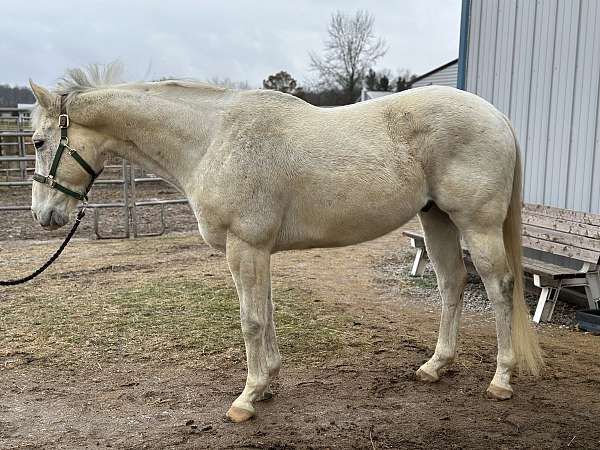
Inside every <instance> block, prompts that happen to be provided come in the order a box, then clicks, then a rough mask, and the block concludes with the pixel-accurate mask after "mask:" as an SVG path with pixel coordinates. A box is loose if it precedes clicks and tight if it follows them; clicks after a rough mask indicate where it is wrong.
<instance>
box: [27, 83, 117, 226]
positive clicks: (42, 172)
mask: <svg viewBox="0 0 600 450" xmlns="http://www.w3.org/2000/svg"><path fill="white" fill-rule="evenodd" d="M31 88H32V90H33V93H34V95H35V98H36V99H37V102H38V105H37V107H36V110H35V112H34V118H33V119H34V120H33V126H34V128H35V131H34V133H33V143H34V145H35V149H36V158H35V175H34V182H33V190H32V199H31V211H32V213H33V217H34V218H35V220H37V221H38V222H39V224H40V225H42V227H44V228H46V229H50V230H54V229H57V228H60V227H62V226H63V225H65V224H66V223H67V222H68V221H69V213H70V212H71V211H73V210H75V208H76V207H77V204H78V202H79V201H83V202H86V201H87V192H88V190H89V187H91V183H92V182H93V181H94V179H95V177H96V176H97V175H98V174H99V173H100V172H101V170H102V167H103V165H104V153H105V151H104V150H106V147H105V146H106V144H107V141H109V138H108V137H107V136H105V135H103V134H102V133H98V132H96V131H94V130H92V129H91V128H89V127H85V126H82V125H80V124H78V123H77V118H76V116H70V115H69V113H70V112H71V111H69V108H68V107H67V104H66V103H67V102H66V97H65V96H63V97H61V96H60V95H58V94H56V93H53V92H50V91H48V90H47V89H45V88H43V87H41V86H38V85H36V84H34V83H33V82H31ZM61 114H62V116H61ZM65 115H66V117H65ZM59 116H60V117H59Z"/></svg>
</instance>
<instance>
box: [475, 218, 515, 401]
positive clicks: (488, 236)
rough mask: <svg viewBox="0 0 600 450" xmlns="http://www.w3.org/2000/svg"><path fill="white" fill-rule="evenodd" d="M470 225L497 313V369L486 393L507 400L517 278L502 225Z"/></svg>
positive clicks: (478, 265)
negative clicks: (509, 259) (514, 288)
mask: <svg viewBox="0 0 600 450" xmlns="http://www.w3.org/2000/svg"><path fill="white" fill-rule="evenodd" d="M469 222H470V223H469V225H468V227H466V229H465V230H464V231H463V236H464V238H465V240H466V242H467V246H468V248H469V252H470V254H471V258H472V260H473V264H474V265H475V268H476V269H477V272H478V273H479V275H480V276H481V279H482V281H483V284H484V286H485V290H486V292H487V295H488V298H489V299H490V301H491V302H492V304H493V306H494V310H495V313H496V335H497V338H498V357H497V366H496V373H495V375H494V378H493V379H492V382H491V383H490V386H489V387H488V390H487V393H488V396H489V397H491V398H494V399H497V400H507V399H509V398H511V397H512V393H513V391H512V388H511V386H510V376H511V372H512V370H513V368H514V367H515V365H516V360H515V355H514V352H513V346H512V336H511V330H512V310H513V286H514V276H513V275H512V273H511V271H510V268H509V266H508V260H507V257H506V250H505V247H504V238H503V232H502V226H501V225H500V226H494V225H489V226H488V225H486V226H481V225H480V226H476V225H474V222H475V220H470V221H469ZM500 223H501V222H500Z"/></svg>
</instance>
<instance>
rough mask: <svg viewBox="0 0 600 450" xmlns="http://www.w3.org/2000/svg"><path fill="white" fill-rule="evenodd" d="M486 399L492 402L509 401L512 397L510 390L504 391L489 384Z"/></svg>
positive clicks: (504, 389)
mask: <svg viewBox="0 0 600 450" xmlns="http://www.w3.org/2000/svg"><path fill="white" fill-rule="evenodd" d="M486 394H487V397H488V398H490V399H492V400H498V401H502V400H510V399H511V398H512V396H513V391H512V389H506V388H503V387H500V386H495V385H493V384H490V386H489V387H488V388H487V391H486Z"/></svg>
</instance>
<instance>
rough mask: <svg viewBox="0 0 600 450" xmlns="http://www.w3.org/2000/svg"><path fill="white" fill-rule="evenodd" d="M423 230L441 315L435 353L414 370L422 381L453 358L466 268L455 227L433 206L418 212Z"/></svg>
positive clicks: (431, 377) (430, 378)
mask: <svg viewBox="0 0 600 450" xmlns="http://www.w3.org/2000/svg"><path fill="white" fill-rule="evenodd" d="M419 218H420V219H421V225H422V226H423V231H424V232H425V245H426V246H427V253H428V254H429V257H430V259H431V261H432V262H433V267H434V268H435V273H436V276H437V280H438V287H439V290H440V294H441V296H442V318H441V322H440V332H439V336H438V342H437V345H436V347H435V353H434V354H433V356H432V357H431V359H429V361H427V362H426V363H425V364H423V365H422V366H421V368H420V369H419V370H418V371H417V377H418V378H419V379H421V380H423V381H437V380H438V379H439V371H440V369H442V368H443V367H444V366H446V365H448V364H449V363H451V362H452V361H453V360H454V356H455V354H456V340H457V336H458V327H459V322H460V313H461V310H462V294H463V290H464V287H465V284H466V282H467V271H466V269H465V265H464V262H463V258H462V249H461V247H460V238H459V233H458V230H457V229H456V226H455V225H454V223H453V222H452V221H451V220H450V218H449V217H448V215H447V214H446V213H445V212H443V211H442V210H440V209H439V208H438V207H437V206H434V207H433V208H432V209H430V210H429V211H427V212H421V213H419Z"/></svg>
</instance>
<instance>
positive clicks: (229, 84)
mask: <svg viewBox="0 0 600 450" xmlns="http://www.w3.org/2000/svg"><path fill="white" fill-rule="evenodd" d="M208 82H209V83H210V84H214V85H216V86H221V87H224V88H227V89H239V90H241V91H246V90H248V89H252V87H251V86H250V84H249V83H248V82H247V81H234V80H232V79H231V78H229V77H225V78H221V77H219V76H214V77H212V78H211V79H210V80H208Z"/></svg>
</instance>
